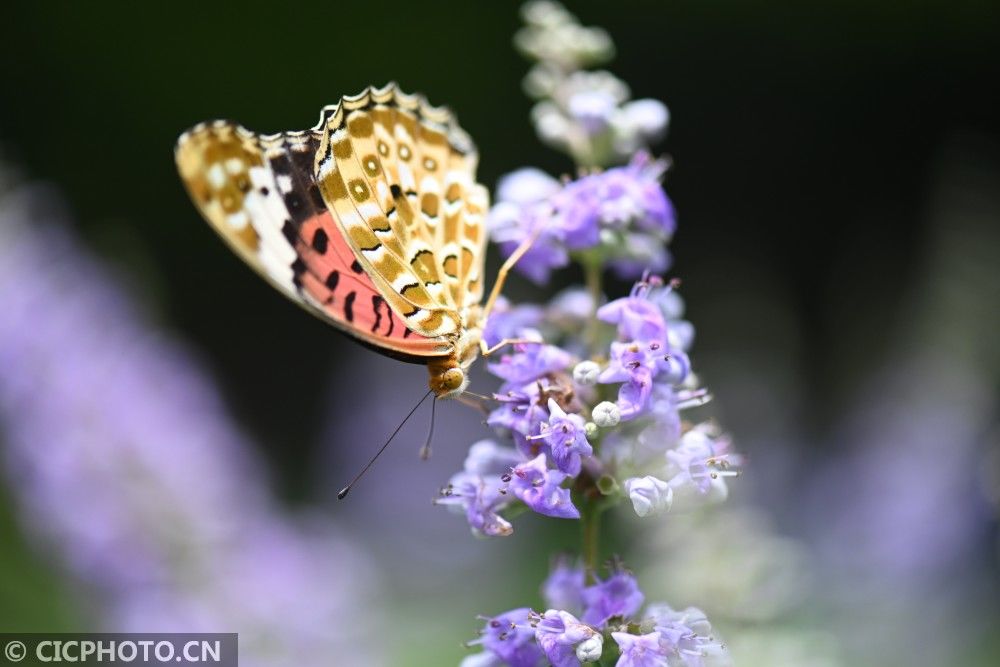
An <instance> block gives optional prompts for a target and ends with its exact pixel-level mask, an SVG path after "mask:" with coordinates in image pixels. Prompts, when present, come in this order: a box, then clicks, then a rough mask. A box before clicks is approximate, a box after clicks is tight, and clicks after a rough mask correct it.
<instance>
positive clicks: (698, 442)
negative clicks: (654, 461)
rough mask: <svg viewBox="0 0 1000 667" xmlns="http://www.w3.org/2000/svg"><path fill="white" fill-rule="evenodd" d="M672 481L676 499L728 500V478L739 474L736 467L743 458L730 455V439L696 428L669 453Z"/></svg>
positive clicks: (674, 498)
mask: <svg viewBox="0 0 1000 667" xmlns="http://www.w3.org/2000/svg"><path fill="white" fill-rule="evenodd" d="M666 457H667V461H668V465H667V474H668V475H672V476H670V478H669V480H668V484H669V485H670V487H671V489H672V490H673V494H674V497H673V500H674V502H675V503H677V502H678V501H680V502H681V503H684V504H689V503H698V502H705V501H714V500H724V499H725V498H726V496H727V495H728V488H727V486H726V481H725V480H726V478H727V477H735V476H737V475H738V474H739V473H738V471H737V470H735V469H733V468H734V467H735V466H737V465H738V464H739V463H740V461H739V459H738V458H737V457H734V456H732V455H730V454H729V441H728V440H725V439H713V438H711V437H709V436H708V435H707V434H706V433H705V431H704V430H703V429H702V428H700V427H699V428H693V429H691V430H690V431H688V432H687V433H685V434H684V435H683V436H681V440H680V443H679V444H678V446H677V447H676V448H675V449H672V450H670V451H668V452H667V453H666Z"/></svg>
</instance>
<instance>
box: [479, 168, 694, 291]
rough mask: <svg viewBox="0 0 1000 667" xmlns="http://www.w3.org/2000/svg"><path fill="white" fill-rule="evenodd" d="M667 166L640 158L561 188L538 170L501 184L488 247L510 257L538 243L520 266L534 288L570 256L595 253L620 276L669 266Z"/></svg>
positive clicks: (670, 222) (670, 225)
mask: <svg viewBox="0 0 1000 667" xmlns="http://www.w3.org/2000/svg"><path fill="white" fill-rule="evenodd" d="M665 170H666V163H665V162H662V161H658V160H653V159H651V158H650V157H649V155H647V154H645V153H638V154H637V155H636V156H635V157H634V158H633V159H632V161H631V162H630V163H629V164H628V165H626V166H624V167H616V168H613V169H609V170H607V171H604V172H601V173H596V174H590V175H587V176H583V177H581V178H579V179H577V180H575V181H571V182H569V183H568V184H566V185H565V186H560V185H559V182H558V181H556V180H555V179H553V178H551V177H548V176H546V175H544V174H543V173H541V172H539V171H538V170H534V169H530V170H529V169H522V170H519V171H516V172H513V173H512V174H509V175H508V176H506V177H504V178H503V179H501V181H500V184H499V186H498V188H497V203H496V204H495V205H494V206H493V208H492V210H491V211H490V215H489V221H488V222H489V227H490V233H491V235H492V238H493V241H494V242H496V243H497V244H499V245H500V250H501V252H502V253H503V254H504V255H507V256H509V255H510V254H511V253H513V252H514V249H515V248H517V247H518V245H520V244H521V243H522V242H524V241H526V240H527V239H529V238H531V237H532V236H535V237H536V238H535V240H534V242H533V244H532V246H531V248H530V250H528V252H527V253H526V254H525V255H524V257H523V258H522V259H521V261H520V262H518V265H517V268H518V270H519V271H521V272H522V273H524V274H525V275H527V276H528V277H529V278H531V279H532V280H534V281H535V282H538V283H541V282H544V281H546V280H547V279H548V276H549V273H550V272H551V270H552V269H556V268H561V267H563V266H566V265H567V264H568V263H569V258H570V255H569V253H570V252H577V251H584V250H591V249H593V248H600V249H601V252H602V253H604V255H605V256H606V259H607V260H608V261H610V262H611V264H612V265H613V266H614V267H615V268H616V269H617V271H618V273H619V274H621V275H623V276H625V277H637V276H638V275H641V273H642V272H643V271H644V270H650V269H652V270H654V271H663V270H666V268H667V266H668V264H669V257H668V255H667V251H666V248H665V247H664V246H665V244H666V242H667V241H668V240H669V239H670V237H671V236H672V235H673V233H674V230H675V228H676V218H675V214H674V208H673V204H671V203H670V200H669V199H668V198H667V195H666V193H664V191H663V188H662V186H661V185H660V181H661V179H662V177H663V173H664V171H665Z"/></svg>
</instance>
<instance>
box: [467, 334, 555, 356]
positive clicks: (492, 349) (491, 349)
mask: <svg viewBox="0 0 1000 667" xmlns="http://www.w3.org/2000/svg"><path fill="white" fill-rule="evenodd" d="M520 344H531V345H544V344H545V341H543V340H537V339H530V338H504V339H503V340H502V341H500V342H499V343H497V344H496V345H493V346H488V345H486V341H485V340H483V339H481V338H480V339H479V353H480V354H482V355H483V356H484V357H488V356H490V355H491V354H495V353H496V351H497V350H499V349H500V348H502V347H506V346H507V345H520Z"/></svg>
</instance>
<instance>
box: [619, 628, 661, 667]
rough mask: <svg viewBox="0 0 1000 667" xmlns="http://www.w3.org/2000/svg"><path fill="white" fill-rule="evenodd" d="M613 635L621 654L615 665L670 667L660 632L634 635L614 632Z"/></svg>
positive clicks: (625, 666) (622, 666) (620, 666)
mask: <svg viewBox="0 0 1000 667" xmlns="http://www.w3.org/2000/svg"><path fill="white" fill-rule="evenodd" d="M611 637H612V638H613V639H614V640H615V643H617V644H618V649H619V650H620V651H621V656H620V657H619V658H618V662H616V663H615V667H669V665H670V663H669V662H667V654H666V652H665V651H664V650H663V649H662V648H661V647H660V633H659V632H650V633H649V634H645V635H633V634H629V633H627V632H612V633H611Z"/></svg>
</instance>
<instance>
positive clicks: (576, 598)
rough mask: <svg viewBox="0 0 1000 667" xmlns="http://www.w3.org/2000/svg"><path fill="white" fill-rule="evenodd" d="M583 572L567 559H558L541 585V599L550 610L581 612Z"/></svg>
mask: <svg viewBox="0 0 1000 667" xmlns="http://www.w3.org/2000/svg"><path fill="white" fill-rule="evenodd" d="M583 587H584V572H583V568H582V567H581V566H579V565H576V564H573V563H571V562H570V561H569V559H568V558H565V557H563V558H559V559H558V560H557V561H556V564H555V566H554V567H553V568H552V571H551V572H550V573H549V576H548V578H547V579H546V580H545V583H544V584H542V598H543V599H544V600H545V604H546V605H547V606H548V607H550V608H555V609H564V610H566V611H569V612H571V613H574V614H577V613H580V612H582V611H583Z"/></svg>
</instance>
